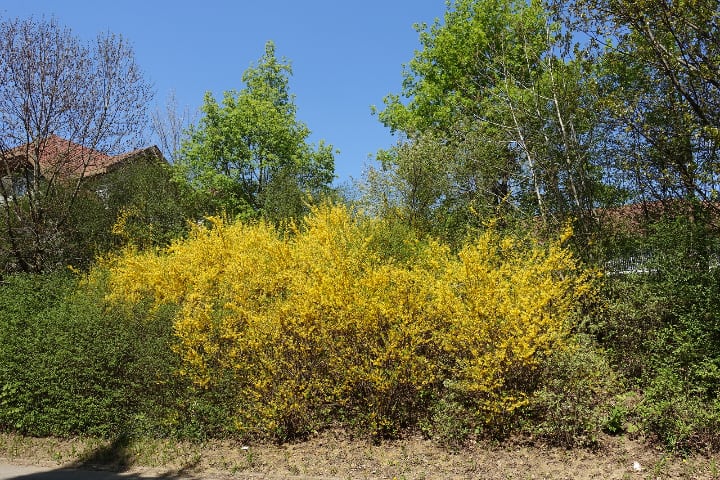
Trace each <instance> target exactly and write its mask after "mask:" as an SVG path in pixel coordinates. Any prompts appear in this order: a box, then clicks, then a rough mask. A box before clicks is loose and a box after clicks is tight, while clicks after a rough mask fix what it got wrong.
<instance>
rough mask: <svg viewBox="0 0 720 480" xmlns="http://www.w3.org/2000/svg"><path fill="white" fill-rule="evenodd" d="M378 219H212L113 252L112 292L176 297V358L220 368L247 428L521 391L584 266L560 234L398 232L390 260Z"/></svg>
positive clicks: (499, 401) (330, 210) (351, 417)
mask: <svg viewBox="0 0 720 480" xmlns="http://www.w3.org/2000/svg"><path fill="white" fill-rule="evenodd" d="M388 231H390V230H388V229H387V228H384V225H383V223H382V221H381V220H375V219H370V218H365V217H363V216H362V215H353V214H351V213H350V212H349V211H348V210H347V209H346V208H344V207H334V206H325V207H322V208H317V209H315V210H314V211H313V212H312V214H311V215H310V216H309V217H308V218H307V219H306V220H305V221H304V223H303V224H302V225H300V226H292V227H291V228H288V229H285V230H283V231H279V230H278V229H276V228H274V227H272V226H269V225H267V224H264V223H255V224H243V223H226V222H224V221H223V220H221V219H210V221H209V225H206V226H200V227H197V228H196V229H195V230H194V231H193V232H191V235H190V236H189V238H187V239H185V240H182V241H179V242H177V243H175V244H173V245H172V246H170V247H169V248H167V249H165V250H161V251H159V250H154V251H145V252H139V251H134V250H128V251H126V252H125V253H124V254H123V255H120V256H118V257H117V258H115V259H113V260H111V261H110V262H109V270H110V278H111V280H110V282H111V293H110V300H111V301H113V302H117V303H120V304H129V305H133V304H137V303H138V302H140V301H148V300H149V301H151V302H152V303H154V304H155V305H162V304H168V303H169V304H176V305H177V306H178V307H179V308H178V314H177V317H176V318H175V323H174V331H175V334H176V336H177V345H176V351H177V353H178V354H179V355H180V356H181V358H182V360H183V365H184V367H183V371H182V373H183V374H185V375H189V376H190V377H191V378H192V380H193V381H194V382H195V383H196V384H197V385H199V386H201V387H204V388H214V386H215V385H216V383H217V382H218V381H219V379H228V378H230V379H231V380H232V382H231V384H232V386H233V392H232V393H233V395H234V397H235V398H234V401H233V404H234V405H236V410H235V411H233V412H229V414H231V415H232V416H233V418H234V420H235V424H236V425H237V428H238V429H239V430H240V431H242V432H245V433H248V434H257V433H259V434H264V435H272V436H275V437H278V438H286V437H292V436H297V435H301V434H303V433H305V432H308V431H311V430H312V429H316V428H320V427H322V426H325V425H329V424H331V423H338V422H344V423H346V424H359V425H362V426H364V427H365V428H369V429H370V430H371V431H372V432H374V433H378V434H390V433H393V432H395V431H397V430H398V429H401V428H404V427H405V426H408V425H412V424H413V423H416V422H417V420H418V418H419V417H422V416H423V415H425V414H426V413H427V411H429V409H430V408H431V407H432V402H435V401H437V400H438V399H439V398H441V397H442V396H443V395H445V394H446V393H447V391H448V390H449V389H450V390H452V391H453V393H454V394H456V395H457V394H459V395H462V396H463V398H465V399H467V401H468V402H470V403H471V404H472V405H474V408H475V410H476V413H477V418H480V419H484V421H493V418H494V416H495V415H496V414H504V413H508V412H512V411H513V410H515V409H516V408H518V407H519V406H521V405H523V404H524V402H525V399H526V395H527V393H529V388H530V386H529V385H528V384H527V382H523V381H522V380H523V378H524V375H527V374H529V373H531V372H532V371H533V370H534V369H535V368H536V367H537V365H538V362H540V361H541V360H542V358H543V357H544V356H545V355H546V354H547V353H549V352H550V351H552V350H553V349H554V348H557V347H558V346H560V345H562V342H563V340H564V339H565V337H566V336H567V334H568V331H569V330H568V329H569V319H570V318H571V316H572V314H573V312H574V310H575V308H576V305H577V302H576V299H577V298H578V297H579V296H581V295H584V294H587V293H588V292H589V289H590V288H591V282H590V279H589V277H588V276H587V275H585V274H583V273H582V272H581V271H579V270H578V267H577V265H576V263H575V261H574V259H573V258H572V256H571V255H570V253H569V252H568V251H566V250H565V249H563V248H562V246H561V245H560V243H559V242H557V243H552V244H549V245H540V244H528V242H523V241H520V240H515V239H511V238H502V237H500V236H499V235H497V234H496V233H494V232H492V231H488V232H487V233H485V234H483V235H482V236H480V237H479V238H478V239H477V241H476V242H474V243H472V244H468V245H467V246H466V247H465V248H464V249H463V250H462V251H461V252H460V253H459V254H452V253H451V252H450V250H449V248H448V247H446V246H444V245H440V244H439V243H436V242H433V241H425V242H421V241H419V240H417V239H414V238H410V237H408V238H405V239H403V242H404V243H402V245H403V246H402V248H405V250H406V255H405V257H406V258H403V259H402V261H401V260H398V256H397V255H394V254H389V253H388V252H386V251H383V247H382V246H383V245H386V244H387V242H384V241H382V240H383V239H382V238H379V237H380V236H382V235H384V234H386V232H388ZM397 244H398V242H395V243H394V245H395V247H394V248H397ZM407 252H409V253H407Z"/></svg>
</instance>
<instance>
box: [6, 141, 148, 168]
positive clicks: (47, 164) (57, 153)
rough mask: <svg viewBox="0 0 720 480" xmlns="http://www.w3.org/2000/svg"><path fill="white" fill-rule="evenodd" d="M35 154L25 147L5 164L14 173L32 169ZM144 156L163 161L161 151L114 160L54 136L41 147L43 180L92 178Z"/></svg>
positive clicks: (18, 149) (30, 148)
mask: <svg viewBox="0 0 720 480" xmlns="http://www.w3.org/2000/svg"><path fill="white" fill-rule="evenodd" d="M32 152H33V144H26V145H21V146H19V147H16V148H14V149H12V150H10V151H9V152H8V153H7V154H5V155H3V157H5V158H3V160H4V161H6V162H7V163H8V164H9V166H10V168H11V169H14V168H17V167H18V166H19V165H20V164H23V163H24V164H26V165H32V164H31V162H30V161H28V159H27V158H28V156H29V155H31V154H32ZM143 152H149V153H151V154H152V155H153V156H157V157H159V158H162V154H161V153H160V151H159V150H158V149H157V147H149V148H142V149H138V150H133V151H132V152H128V153H123V154H120V155H114V156H111V155H107V154H105V153H102V152H98V151H97V150H93V149H91V148H86V147H84V146H82V145H79V144H77V143H74V142H71V141H69V140H66V139H64V138H61V137H59V136H57V135H50V136H49V137H48V138H47V139H46V140H45V141H44V143H43V144H42V145H41V146H40V161H39V164H40V173H41V174H42V175H43V176H52V177H54V176H59V177H64V178H78V177H80V176H84V177H92V176H95V175H101V174H103V173H107V172H108V171H110V170H112V169H114V168H116V167H118V166H119V165H121V164H122V163H124V162H125V161H126V160H128V159H131V158H133V157H135V156H137V155H138V154H140V153H143ZM0 158H2V157H0Z"/></svg>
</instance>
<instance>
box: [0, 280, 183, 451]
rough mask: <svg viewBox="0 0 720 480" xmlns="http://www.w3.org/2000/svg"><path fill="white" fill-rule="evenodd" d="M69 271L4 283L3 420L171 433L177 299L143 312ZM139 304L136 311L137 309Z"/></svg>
mask: <svg viewBox="0 0 720 480" xmlns="http://www.w3.org/2000/svg"><path fill="white" fill-rule="evenodd" d="M102 298H103V291H102V288H100V287H99V286H97V285H95V286H93V285H89V284H84V285H80V286H78V283H77V279H76V278H74V276H72V275H69V274H67V273H53V274H47V275H13V276H10V277H9V278H8V279H7V282H6V284H4V285H2V286H0V309H1V311H2V316H1V317H0V337H2V338H0V340H1V341H0V429H5V430H14V431H17V432H20V433H23V434H28V435H37V436H46V435H74V434H91V435H100V436H106V437H107V436H115V435H118V434H120V433H123V434H128V433H130V434H132V433H148V434H169V433H172V431H173V429H175V428H178V427H179V426H180V425H181V424H182V423H184V421H180V420H178V421H177V423H176V424H173V422H171V421H170V420H171V419H172V417H173V415H175V416H177V415H176V414H173V415H171V412H173V411H175V410H177V405H176V403H177V398H178V396H180V397H182V395H183V390H182V388H183V383H182V382H181V381H180V379H178V378H177V377H176V376H175V373H174V372H175V370H176V368H177V360H176V355H175V354H174V353H173V352H172V351H171V349H170V345H171V339H172V329H171V324H170V322H169V318H170V317H171V316H172V314H173V312H172V311H171V309H169V308H162V309H157V310H155V311H154V312H153V314H152V315H151V318H150V319H149V320H150V321H148V319H146V318H144V319H143V321H142V322H139V321H137V319H136V318H133V316H132V315H130V314H129V313H128V312H121V311H118V310H105V309H104V308H103V300H102ZM130 313H131V312H130Z"/></svg>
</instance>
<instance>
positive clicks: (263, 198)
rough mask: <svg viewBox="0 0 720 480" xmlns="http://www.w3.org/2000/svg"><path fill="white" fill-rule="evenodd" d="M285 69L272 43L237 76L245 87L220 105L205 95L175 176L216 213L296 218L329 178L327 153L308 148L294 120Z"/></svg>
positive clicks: (306, 131) (331, 163) (330, 157)
mask: <svg viewBox="0 0 720 480" xmlns="http://www.w3.org/2000/svg"><path fill="white" fill-rule="evenodd" d="M291 74H292V70H291V67H290V65H289V64H288V63H287V62H285V61H283V60H278V59H277V58H276V56H275V46H274V44H273V43H272V42H268V43H267V44H266V45H265V54H264V55H263V56H262V57H261V58H260V60H259V61H258V63H257V64H256V65H253V66H252V67H250V68H249V69H248V70H247V71H245V73H244V74H243V77H242V81H243V82H244V83H245V88H243V89H242V90H240V91H234V90H233V91H227V92H225V94H224V96H223V100H222V102H221V103H218V102H217V100H215V98H214V97H213V96H212V95H211V94H210V93H207V94H206V95H205V103H204V105H203V107H202V118H201V119H200V121H199V122H198V124H197V125H196V126H193V127H191V128H190V130H189V132H188V133H189V134H188V138H187V139H186V141H185V142H183V145H182V148H181V151H180V153H179V158H178V162H177V164H178V169H179V171H180V173H181V174H182V175H183V176H184V177H185V178H187V179H188V180H189V181H190V183H191V184H192V185H193V186H194V187H195V188H197V189H198V190H199V191H201V192H203V193H205V194H206V195H207V196H208V198H209V199H211V200H212V201H213V203H214V207H215V208H216V209H218V210H225V211H226V212H227V213H229V214H250V215H256V214H260V215H264V216H265V217H267V218H270V219H273V220H279V219H282V218H287V217H297V216H298V215H299V214H301V213H302V212H303V211H304V209H305V207H304V204H305V202H307V200H308V198H307V197H308V196H309V195H312V196H321V195H323V194H324V193H326V192H327V190H328V188H329V184H330V182H332V180H333V177H334V156H333V149H332V146H330V145H326V144H324V143H322V142H321V143H320V144H319V145H318V146H314V145H311V144H309V143H308V142H307V139H308V136H309V135H310V130H309V129H308V128H307V126H306V125H305V124H304V123H302V122H299V121H298V120H297V119H296V118H295V114H296V106H295V103H294V98H293V96H292V95H291V94H290V92H289V77H290V75H291Z"/></svg>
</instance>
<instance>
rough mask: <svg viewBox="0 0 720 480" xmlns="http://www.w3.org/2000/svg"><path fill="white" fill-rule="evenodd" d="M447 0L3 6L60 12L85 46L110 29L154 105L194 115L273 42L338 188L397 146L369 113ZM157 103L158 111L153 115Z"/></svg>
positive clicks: (65, 0)
mask: <svg viewBox="0 0 720 480" xmlns="http://www.w3.org/2000/svg"><path fill="white" fill-rule="evenodd" d="M444 12H445V1H444V0H363V1H342V0H339V1H337V0H335V1H333V0H305V1H298V0H274V1H273V0H266V1H260V0H258V1H254V2H251V1H245V0H236V1H232V0H201V1H193V2H182V1H172V2H170V1H165V0H159V1H155V0H144V1H138V0H123V1H117V0H115V1H105V0H96V1H81V0H55V1H52V0H9V1H8V0H4V1H3V2H2V3H0V13H1V14H2V15H3V16H6V17H11V18H12V17H26V16H29V15H45V16H46V17H48V16H55V17H56V18H57V19H58V20H59V21H60V23H61V24H63V25H64V26H67V27H70V28H71V29H72V31H73V32H74V33H75V34H76V35H78V36H79V37H81V38H82V39H84V40H91V39H93V38H94V37H95V36H96V35H97V34H98V33H99V32H103V31H111V32H113V33H118V34H121V35H123V36H124V37H126V38H127V39H128V40H130V42H131V43H132V44H133V46H134V49H135V55H136V59H137V61H138V63H139V64H140V65H141V67H142V68H143V70H144V72H145V76H146V78H147V79H148V80H149V81H151V82H152V83H153V84H154V86H155V91H156V93H155V95H156V96H155V102H156V104H157V107H160V108H162V107H164V105H165V102H166V100H167V97H168V95H169V94H170V93H171V92H173V91H174V92H175V95H176V98H177V101H178V104H179V106H180V107H188V108H189V109H190V110H191V111H193V112H194V111H196V110H197V109H198V108H199V107H200V105H201V104H202V99H203V95H204V93H205V92H206V91H211V92H213V93H214V94H215V96H216V98H220V97H221V95H222V92H223V91H226V90H231V89H240V88H242V84H241V80H240V78H241V76H242V73H243V71H245V70H246V69H247V68H248V67H249V66H250V64H251V63H253V62H255V61H256V60H257V59H258V58H260V56H261V55H262V54H263V53H264V45H265V42H267V41H268V40H272V41H274V42H275V45H276V53H277V55H278V56H279V57H285V58H287V59H288V60H289V61H290V62H291V64H292V67H293V77H292V79H291V81H290V88H291V91H292V93H294V94H295V96H296V103H297V106H298V119H299V120H301V121H303V122H305V123H306V124H307V125H308V127H309V128H310V129H311V130H312V132H313V135H312V137H311V141H312V142H314V143H317V142H318V141H319V140H321V139H323V140H325V141H326V142H327V143H330V144H332V145H333V146H334V147H335V148H337V149H339V150H340V154H339V155H338V156H337V157H336V173H337V175H338V177H339V178H338V183H344V182H346V181H348V180H349V179H350V178H351V177H353V178H356V179H358V178H360V177H361V175H362V172H363V170H364V167H365V166H366V165H368V162H369V160H368V156H369V155H373V154H374V153H375V152H376V151H377V150H378V149H380V148H385V147H388V146H390V145H392V144H393V143H394V141H395V140H394V138H393V137H392V136H391V135H390V132H389V131H388V130H387V129H386V128H385V127H384V126H383V125H382V124H381V123H380V122H379V121H378V119H377V117H374V116H372V115H371V113H370V106H371V105H377V106H382V99H383V97H384V96H385V95H387V94H388V93H399V92H400V89H401V82H402V65H403V64H404V63H407V62H408V61H409V60H410V59H411V58H412V56H413V52H414V51H415V50H416V49H418V48H419V47H420V45H419V42H418V34H417V32H416V31H415V30H414V29H413V24H415V23H418V22H425V23H428V24H431V23H432V22H433V20H434V19H435V18H438V17H440V18H442V16H443V14H444ZM154 109H155V106H153V110H154Z"/></svg>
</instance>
